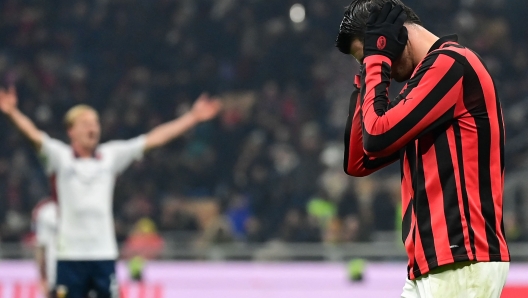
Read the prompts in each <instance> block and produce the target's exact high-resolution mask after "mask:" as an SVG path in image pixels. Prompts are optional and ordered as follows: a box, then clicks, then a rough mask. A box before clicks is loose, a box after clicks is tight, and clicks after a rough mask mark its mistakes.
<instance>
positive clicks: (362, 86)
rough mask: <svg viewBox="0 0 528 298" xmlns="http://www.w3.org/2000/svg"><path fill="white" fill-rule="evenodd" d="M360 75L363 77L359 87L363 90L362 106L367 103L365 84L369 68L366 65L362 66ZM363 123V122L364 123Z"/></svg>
mask: <svg viewBox="0 0 528 298" xmlns="http://www.w3.org/2000/svg"><path fill="white" fill-rule="evenodd" d="M359 71H360V73H361V76H360V80H359V81H360V84H361V86H359V87H360V88H361V92H360V94H361V105H363V102H364V101H365V92H367V91H366V90H365V89H366V88H365V85H366V84H367V83H366V82H365V79H366V77H367V66H366V65H365V64H363V65H361V68H360V70H359ZM362 122H363V121H362Z"/></svg>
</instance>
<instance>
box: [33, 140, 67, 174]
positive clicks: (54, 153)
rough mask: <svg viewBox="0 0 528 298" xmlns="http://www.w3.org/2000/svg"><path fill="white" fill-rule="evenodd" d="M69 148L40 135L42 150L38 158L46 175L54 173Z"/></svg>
mask: <svg viewBox="0 0 528 298" xmlns="http://www.w3.org/2000/svg"><path fill="white" fill-rule="evenodd" d="M68 152H69V147H68V145H66V144H64V143H63V142H61V141H59V140H56V139H52V138H50V137H49V136H48V135H47V134H43V135H42V148H41V149H40V152H39V157H40V160H41V162H42V165H43V166H44V169H45V171H46V174H48V175H51V174H53V173H55V172H56V171H57V170H58V169H59V167H60V164H61V160H62V159H63V158H64V157H65V156H66V155H67V154H68Z"/></svg>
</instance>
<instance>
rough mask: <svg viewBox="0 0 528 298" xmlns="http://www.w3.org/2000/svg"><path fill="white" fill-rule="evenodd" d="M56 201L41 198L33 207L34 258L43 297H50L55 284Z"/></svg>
mask: <svg viewBox="0 0 528 298" xmlns="http://www.w3.org/2000/svg"><path fill="white" fill-rule="evenodd" d="M57 208H58V206H57V202H56V201H55V200H53V199H45V200H42V201H41V202H39V203H38V204H37V206H35V208H34V209H33V214H32V219H33V223H32V225H33V229H34V232H35V238H36V245H35V260H36V262H37V266H38V270H39V275H40V286H41V290H42V292H43V295H44V297H50V295H51V289H53V287H54V286H55V276H56V270H57V269H56V266H57V262H56V252H55V250H56V245H55V244H56V238H57V224H58V212H57Z"/></svg>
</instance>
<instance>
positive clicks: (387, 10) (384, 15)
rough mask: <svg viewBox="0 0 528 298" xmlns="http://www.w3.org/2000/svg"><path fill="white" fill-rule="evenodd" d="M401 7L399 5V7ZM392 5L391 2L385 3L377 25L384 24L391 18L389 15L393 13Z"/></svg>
mask: <svg viewBox="0 0 528 298" xmlns="http://www.w3.org/2000/svg"><path fill="white" fill-rule="evenodd" d="M398 6H399V5H398ZM392 10H393V9H392V3H391V2H385V4H384V5H383V7H382V8H381V12H380V13H379V16H378V20H377V21H376V23H382V22H385V21H386V20H387V18H388V16H389V14H390V13H391V12H392Z"/></svg>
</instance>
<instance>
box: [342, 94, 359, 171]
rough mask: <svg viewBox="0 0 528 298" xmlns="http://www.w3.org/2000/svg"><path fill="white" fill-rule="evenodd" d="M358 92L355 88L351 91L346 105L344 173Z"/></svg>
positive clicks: (346, 166)
mask: <svg viewBox="0 0 528 298" xmlns="http://www.w3.org/2000/svg"><path fill="white" fill-rule="evenodd" d="M358 94H359V90H358V89H355V90H354V92H352V95H350V103H349V106H348V118H347V122H346V128H345V158H344V160H343V169H344V170H345V173H347V172H348V157H349V154H350V135H351V132H352V122H353V121H352V120H353V119H354V113H355V111H356V105H357V100H358Z"/></svg>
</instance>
